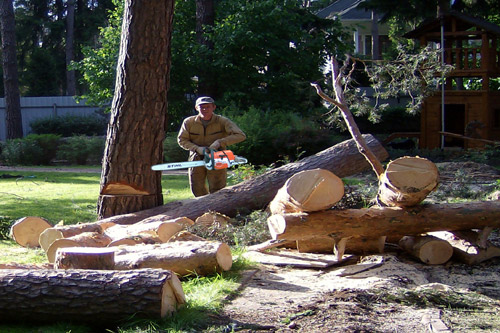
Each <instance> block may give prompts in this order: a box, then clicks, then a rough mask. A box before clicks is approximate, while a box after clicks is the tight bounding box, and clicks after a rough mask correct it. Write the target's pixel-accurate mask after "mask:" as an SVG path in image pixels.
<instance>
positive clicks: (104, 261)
mask: <svg viewBox="0 0 500 333" xmlns="http://www.w3.org/2000/svg"><path fill="white" fill-rule="evenodd" d="M114 267H115V251H114V250H113V249H108V248H105V249H103V248H96V247H68V248H64V249H59V251H57V255H56V259H55V260H54V268H55V269H98V270H102V269H105V270H112V269H114Z"/></svg>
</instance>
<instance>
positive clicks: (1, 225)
mask: <svg viewBox="0 0 500 333" xmlns="http://www.w3.org/2000/svg"><path fill="white" fill-rule="evenodd" d="M13 223H14V220H12V219H11V218H9V217H8V216H0V240H8V239H10V237H9V233H10V227H11V226H12V224H13Z"/></svg>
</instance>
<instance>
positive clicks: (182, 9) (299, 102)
mask: <svg viewBox="0 0 500 333" xmlns="http://www.w3.org/2000/svg"><path fill="white" fill-rule="evenodd" d="M115 4H116V8H117V9H116V11H115V12H113V13H112V14H111V18H110V24H109V25H108V27H106V28H104V29H102V30H101V35H100V44H101V46H100V48H87V49H85V50H84V53H85V59H84V60H83V61H81V62H79V63H78V64H75V66H76V68H78V69H79V70H81V71H83V72H84V73H85V74H84V77H83V80H84V82H85V83H86V84H88V85H89V87H90V89H89V92H88V94H86V95H85V96H84V97H86V98H87V99H88V101H89V102H92V103H96V102H97V103H99V105H106V104H108V105H109V102H110V100H111V97H112V96H113V89H114V86H113V84H114V76H115V68H116V62H117V58H118V57H117V55H118V45H119V37H120V27H121V24H120V19H121V11H122V10H123V7H122V6H121V4H122V2H120V1H115ZM195 13H196V10H195V3H194V2H193V1H177V2H176V10H175V14H174V22H175V24H174V26H173V34H172V59H171V60H172V70H171V76H170V90H169V92H168V94H169V111H168V113H169V122H170V125H171V126H172V128H171V129H174V130H175V129H176V128H178V124H180V122H181V120H182V119H183V118H184V117H185V116H187V115H188V114H190V113H191V111H192V101H191V100H190V99H189V98H191V97H192V96H196V95H197V94H198V92H197V90H196V89H197V87H196V80H194V79H193V78H194V77H197V76H199V75H200V73H201V72H207V71H208V72H210V73H211V75H210V77H211V79H210V80H212V83H213V84H214V85H215V86H217V90H218V91H219V93H217V94H216V96H214V97H215V98H216V100H217V104H218V105H219V106H221V107H224V106H227V105H230V104H232V105H236V106H238V107H245V108H247V107H249V106H252V105H253V106H256V107H258V108H261V109H267V108H271V107H272V108H277V107H279V108H281V109H287V110H290V111H293V112H297V113H306V112H310V110H311V109H312V108H315V107H319V99H318V97H317V96H316V94H315V93H314V91H313V90H312V89H311V87H310V86H309V82H310V81H315V80H317V79H319V78H321V77H322V76H323V75H322V73H321V65H322V64H323V62H324V56H325V55H326V54H327V53H329V52H334V51H338V52H340V53H343V50H340V49H341V48H342V45H343V43H341V39H342V38H343V37H344V34H343V33H342V30H341V27H340V23H339V22H337V21H333V20H321V19H319V18H318V17H317V16H315V15H314V14H312V13H311V12H310V11H307V10H305V9H304V8H301V6H300V4H299V3H298V2H297V1H291V0H287V1H281V0H280V1H278V0H260V1H251V2H248V1H243V0H231V1H229V0H224V1H218V2H217V8H216V13H217V15H216V22H215V26H214V27H213V29H209V28H208V27H207V29H206V31H205V34H206V36H207V38H209V39H210V40H211V41H212V42H213V43H214V49H207V48H206V47H204V46H201V45H199V44H198V43H197V42H196V38H195V25H196V17H195ZM186 96H189V97H188V98H186Z"/></svg>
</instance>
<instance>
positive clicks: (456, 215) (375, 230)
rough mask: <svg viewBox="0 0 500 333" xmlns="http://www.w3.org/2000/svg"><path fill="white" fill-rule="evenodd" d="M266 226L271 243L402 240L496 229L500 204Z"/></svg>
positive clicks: (279, 220)
mask: <svg viewBox="0 0 500 333" xmlns="http://www.w3.org/2000/svg"><path fill="white" fill-rule="evenodd" d="M268 226H269V231H270V232H271V236H272V238H273V239H286V240H303V239H309V238H313V237H318V236H327V235H330V236H332V237H334V238H335V239H344V238H349V237H371V238H375V237H378V236H386V235H387V236H391V237H394V236H401V237H403V236H406V235H419V234H424V233H426V232H430V231H450V230H465V229H477V228H484V227H499V226H500V201H485V202H467V203H455V204H436V205H420V206H415V207H412V208H407V209H401V208H392V207H372V208H364V209H346V210H327V211H321V212H314V213H311V214H299V213H296V214H285V215H272V216H270V217H269V218H268Z"/></svg>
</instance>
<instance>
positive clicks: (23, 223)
mask: <svg viewBox="0 0 500 333" xmlns="http://www.w3.org/2000/svg"><path fill="white" fill-rule="evenodd" d="M51 227H52V225H51V224H50V223H49V221H47V220H46V219H44V218H41V217H36V216H27V217H23V218H20V219H19V220H17V221H16V222H14V224H13V225H12V227H11V228H10V236H11V237H12V239H14V240H15V241H16V243H17V244H19V245H21V246H24V247H39V246H40V243H39V238H40V234H41V233H42V232H43V231H44V230H46V229H48V228H51Z"/></svg>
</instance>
